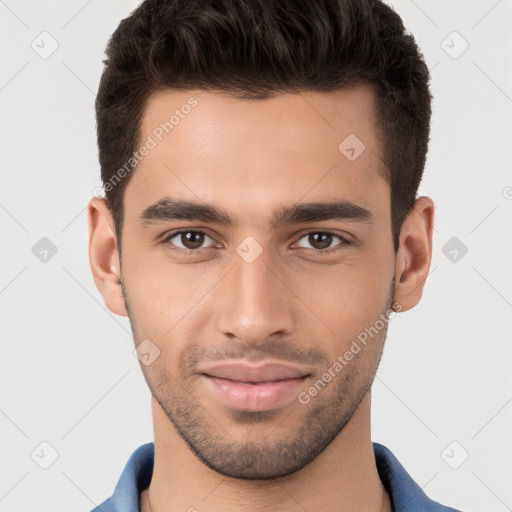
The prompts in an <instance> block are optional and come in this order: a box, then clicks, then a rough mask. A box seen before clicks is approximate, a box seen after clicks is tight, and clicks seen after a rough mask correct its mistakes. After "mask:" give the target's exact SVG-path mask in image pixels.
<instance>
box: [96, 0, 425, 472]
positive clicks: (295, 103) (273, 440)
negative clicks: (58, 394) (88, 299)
mask: <svg viewBox="0 0 512 512" xmlns="http://www.w3.org/2000/svg"><path fill="white" fill-rule="evenodd" d="M428 80H429V73H428V69H427V67H426V65H425V62H424V61H423V58H422V56H421V54H420V52H419V49H418V47H417V45H416V44H415V42H414V39H413V37H412V36H411V35H409V34H407V33H406V32H405V29H404V26H403V24H402V22H401V20H400V18H399V16H398V15H397V14H396V13H395V12H394V11H393V10H392V9H391V8H390V7H388V6H387V5H385V4H384V3H382V2H380V1H376V0H373V1H371V0H357V1H356V0H322V1H317V2H301V1H298V0H218V1H216V2H209V1H205V0H168V1H162V0H160V1H155V0H151V1H150V0H146V1H145V2H143V3H142V4H141V5H140V6H139V7H138V8H137V9H136V10H135V11H134V12H133V13H132V14H131V15H130V16H129V17H128V18H126V19H124V20H123V21H122V22H121V23H120V25H119V27H118V29H117V30H116V31H115V32H114V34H113V35H112V37H111V39H110V41H109V44H108V47H107V59H106V60H105V69H104V72H103V75H102V78H101V82H100V87H99V92H98V96H97V99H96V113H97V128H98V147H99V159H100V164H101V174H102V180H103V184H104V189H105V193H106V196H105V199H100V198H93V199H92V200H91V203H90V205H89V223H90V260H91V268H92V270H93V275H94V278H95V282H96V284H97V286H98V288H99V290H100V292H101V293H102V295H103V297H104V299H105V302H106V304H107V306H108V307H109V309H110V310H111V311H113V312H115V313H118V314H121V315H127V316H129V318H130V322H131V326H132V330H133V334H134V340H135V344H136V345H139V344H140V343H141V342H142V341H143V340H151V341H150V342H147V341H146V342H145V343H146V344H147V343H150V344H149V345H145V346H149V347H151V350H150V351H149V353H152V354H153V355H154V356H156V355H158V357H154V356H151V357H150V359H151V363H150V364H147V365H146V364H141V368H142V370H143V372H144V376H145V378H146V381H147V382H148V385H149V387H150V389H151V391H152V394H153V397H154V399H155V401H156V402H157V403H158V406H159V407H160V408H161V412H162V417H165V419H166V421H168V422H169V428H174V429H175V430H176V432H178V433H179V435H180V436H181V438H182V439H183V441H184V442H186V443H187V445H188V446H189V448H190V449H191V450H192V451H193V452H194V453H195V454H196V455H197V456H198V457H199V458H200V459H201V460H202V461H203V462H204V463H205V464H206V465H208V466H209V467H211V468H213V469H215V470H216V471H219V472H220V473H222V474H224V475H227V476H233V477H236V478H250V479H265V478H273V477H276V476H283V475H286V474H290V473H292V472H294V471H297V470H298V469H300V468H302V467H303V466H305V465H306V464H307V463H309V462H311V461H312V460H314V459H315V458H316V457H317V456H318V455H319V454H320V453H321V452H322V451H323V450H324V449H325V448H326V447H327V446H328V445H329V443H331V442H332V440H333V439H334V438H336V436H337V435H338V434H339V433H340V432H341V431H342V430H343V429H344V428H345V427H346V426H347V425H348V424H349V422H350V421H351V418H352V417H353V416H354V414H355V412H356V411H357V410H358V408H359V407H360V406H361V404H362V403H363V400H364V398H365V397H367V396H369V392H370V388H371V384H372V382H373V379H374V377H375V372H376V370H377V367H378V364H379V361H380V357H381V354H382V349H383V345H384V340H385V337H386V332H387V326H388V322H389V320H390V318H392V317H393V315H394V313H393V312H392V311H393V310H394V311H405V310H407V309H410V308H412V307H414V306H415V305H416V304H417V303H418V302H419V300H420V298H421V293H422V289H423V284H424V282H425V279H426V277H427V274H428V268H429V266H430V259H431V241H432V222H433V203H432V201H431V200H430V199H429V198H419V199H418V198H417V190H418V186H419V184H420V181H421V177H422V173H423V169H424V165H425V160H426V153H427V147H428V139H429V126H430V115H431V95H430V91H429V87H428ZM395 276H396V277H397V278H398V279H397V280H395ZM402 276H405V277H402ZM348 352H351V353H352V356H350V355H349V354H348ZM345 354H346V355H347V357H346V358H344V357H343V356H344V355H345ZM340 357H341V358H342V359H343V361H342V360H340ZM153 359H154V360H153ZM234 360H244V361H251V362H256V361H279V362H283V363H286V364H288V365H291V366H294V367H295V368H297V369H300V370H301V371H302V372H303V373H304V375H305V378H304V381H303V383H302V385H301V388H300V390H299V389H298V390H297V392H296V393H295V394H293V396H292V395H289V396H288V397H287V398H286V399H285V400H284V401H281V402H280V403H279V404H278V405H276V406H272V407H268V408H260V409H254V410H250V409H248V408H247V409H243V408H237V407H230V406H226V404H225V403H222V401H219V400H217V399H216V395H215V393H213V392H212V390H211V389H210V387H209V386H210V383H209V382H207V381H206V380H205V375H204V371H205V368H209V367H211V366H212V365H214V364H215V363H218V362H226V361H234ZM336 362H338V365H336V364H335V363H336ZM143 363H144V362H143ZM326 375H330V376H331V378H328V377H325V378H323V376H326ZM321 382H323V383H324V385H322V384H321ZM313 388H315V389H316V392H315V391H313ZM320 388H321V389H320ZM367 416H368V411H366V416H365V417H367ZM367 419H368V418H367ZM269 432H270V433H269ZM263 453H264V454H266V455H265V457H264V458H262V457H261V454H263Z"/></svg>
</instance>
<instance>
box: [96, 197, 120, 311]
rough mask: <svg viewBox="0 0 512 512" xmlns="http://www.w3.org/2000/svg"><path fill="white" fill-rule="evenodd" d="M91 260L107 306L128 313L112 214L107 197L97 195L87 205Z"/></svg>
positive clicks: (98, 285) (99, 288)
mask: <svg viewBox="0 0 512 512" xmlns="http://www.w3.org/2000/svg"><path fill="white" fill-rule="evenodd" d="M87 222H88V225H89V263H90V265H91V270H92V275H93V278H94V282H95V283H96V286H97V288H98V290H99V291H100V293H101V295H102V296H103V300H104V301H105V305H106V306H107V307H108V309H110V311H112V313H116V314H117V315H121V316H128V313H127V311H126V305H125V302H124V297H123V293H122V290H121V285H120V284H119V282H118V279H119V278H120V276H121V265H120V260H119V254H118V251H117V241H116V235H115V228H114V222H113V218H112V215H111V213H110V211H109V209H108V207H107V205H106V202H105V200H104V199H101V198H98V197H93V198H92V199H91V200H90V201H89V205H88V208H87Z"/></svg>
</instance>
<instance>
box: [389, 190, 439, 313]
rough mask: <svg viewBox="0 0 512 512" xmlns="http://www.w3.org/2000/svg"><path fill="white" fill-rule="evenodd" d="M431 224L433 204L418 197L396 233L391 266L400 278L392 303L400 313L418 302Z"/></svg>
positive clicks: (429, 248) (427, 264)
mask: <svg viewBox="0 0 512 512" xmlns="http://www.w3.org/2000/svg"><path fill="white" fill-rule="evenodd" d="M433 223H434V202H433V201H432V199H430V198H429V197H420V198H418V199H417V200H416V203H415V206H414V208H413V210H412V211H411V212H410V213H409V215H408V216H407V218H406V219H405V221H404V223H403V225H402V229H401V231H400V247H399V249H398V254H397V258H396V267H395V272H396V274H395V275H397V276H400V278H399V281H398V282H397V283H395V296H394V300H395V301H396V302H398V303H399V304H400V305H401V311H407V310H409V309H412V308H413V307H414V306H416V305H417V304H418V303H419V301H420V300H421V297H422V294H423V287H424V285H425V281H426V279H427V276H428V272H429V269H430V263H431V260H432V231H433V228H434V226H433Z"/></svg>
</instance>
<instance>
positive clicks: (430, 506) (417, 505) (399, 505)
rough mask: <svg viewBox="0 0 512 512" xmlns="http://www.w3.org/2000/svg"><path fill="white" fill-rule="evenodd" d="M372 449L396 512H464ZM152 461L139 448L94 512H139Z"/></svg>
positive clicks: (149, 451) (148, 447)
mask: <svg viewBox="0 0 512 512" xmlns="http://www.w3.org/2000/svg"><path fill="white" fill-rule="evenodd" d="M373 452H374V454H375V461H376V463H377V470H378V472H379V477H380V479H381V481H382V484H383V485H384V487H385V488H386V490H387V492H388V494H389V497H390V499H391V503H392V505H393V512H461V511H460V510H456V509H454V508H450V507H445V506H443V505H441V504H440V503H438V502H437V501H432V500H431V499H430V498H429V497H428V496H427V495H426V494H425V493H424V492H423V489H422V488H421V487H420V486H419V485H418V484H417V483H416V482H415V481H414V480H413V479H412V478H411V476H410V475H409V474H408V473H407V471H405V469H404V467H403V466H402V465H401V464H400V462H399V461H398V459H397V458H396V457H395V456H394V455H393V453H392V452H391V450H389V448H386V447H385V446H384V445H382V444H379V443H373ZM153 461H154V444H153V443H148V444H144V445H142V446H140V447H139V448H137V450H135V452H134V453H133V454H132V456H131V457H130V459H129V460H128V463H127V464H126V467H125V468H124V470H123V473H122V474H121V478H119V481H118V482H117V485H116V488H115V489H114V494H113V495H112V496H111V497H110V498H109V499H108V500H106V501H104V502H103V503H102V504H101V505H99V506H98V507H96V508H95V509H94V510H92V512H140V508H139V497H140V493H141V492H142V491H143V490H144V489H146V488H147V487H148V486H149V484H150V482H151V476H152V474H153Z"/></svg>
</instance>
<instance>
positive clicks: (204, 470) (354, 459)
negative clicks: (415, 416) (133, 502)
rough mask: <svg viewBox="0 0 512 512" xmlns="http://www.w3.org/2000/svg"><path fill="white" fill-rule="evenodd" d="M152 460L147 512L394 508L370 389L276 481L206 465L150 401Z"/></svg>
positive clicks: (374, 511) (144, 499)
mask: <svg viewBox="0 0 512 512" xmlns="http://www.w3.org/2000/svg"><path fill="white" fill-rule="evenodd" d="M152 409H153V425H154V436H155V463H154V468H153V476H152V479H151V484H150V486H149V488H148V489H146V490H145V491H144V492H143V493H142V494H141V501H140V505H141V511H142V512H177V511H184V510H187V511H188V510H190V511H194V510H196V511H201V512H221V511H222V512H238V511H240V510H251V511H255V512H259V511H261V512H263V511H268V510H273V511H274V510H283V511H284V510H286V511H300V512H303V511H304V510H307V511H308V512H320V511H322V512H349V511H350V512H363V511H365V512H381V511H382V512H392V507H391V503H390V499H389V496H388V495H387V492H386V491H385V489H384V487H383V485H382V482H381V481H380V478H379V475H378V471H377V466H376V463H375V457H374V453H373V446H372V441H371V437H370V392H368V393H367V394H366V396H365V398H364V399H363V400H362V402H361V404H360V406H359V408H358V409H357V410H356V412H355V413H354V415H353V416H352V418H351V420H350V421H349V423H348V424H347V425H346V426H345V428H344V429H343V431H342V432H340V433H339V434H338V435H337V436H336V438H335V439H334V440H333V441H332V442H331V443H330V444H329V445H328V446H327V447H326V448H325V450H324V451H323V452H322V453H320V455H319V456H318V457H317V458H316V459H315V460H313V461H312V462H311V463H309V464H308V465H306V466H304V467H303V468H302V469H300V470H299V471H296V472H295V473H292V474H290V475H287V476H284V477H280V478H276V479H273V480H240V479H236V478H230V477H225V476H223V475H220V474H218V473H216V472H215V471H213V470H212V469H210V468H209V467H207V466H205V465H204V464H203V463H202V462H201V461H200V460H199V459H198V458H197V457H196V456H195V455H194V454H193V453H192V451H191V450H190V448H189V447H188V445H187V444H186V443H185V442H184V441H183V439H182V438H181V437H180V436H179V435H178V433H177V432H176V431H175V429H174V427H173V425H172V424H171V422H170V421H169V419H168V418H167V416H166V415H165V413H164V411H163V410H162V409H161V407H160V406H159V404H158V403H157V402H156V401H155V400H153V401H152Z"/></svg>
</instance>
